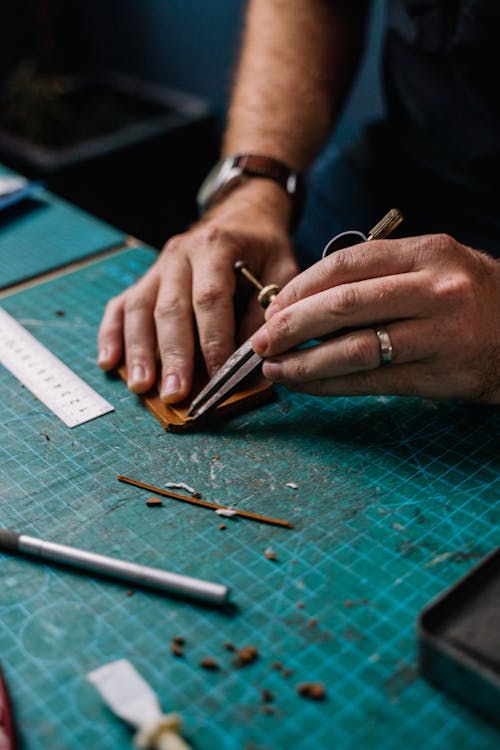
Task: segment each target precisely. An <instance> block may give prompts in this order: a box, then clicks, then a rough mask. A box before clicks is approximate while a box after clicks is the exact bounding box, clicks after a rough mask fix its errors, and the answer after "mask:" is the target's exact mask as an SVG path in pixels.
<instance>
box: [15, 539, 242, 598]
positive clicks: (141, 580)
mask: <svg viewBox="0 0 500 750" xmlns="http://www.w3.org/2000/svg"><path fill="white" fill-rule="evenodd" d="M0 550H5V551H10V552H23V553H25V554H27V555H34V556H35V557H41V558H43V559H46V560H54V561H55V562H58V563H63V564H65V565H72V566H74V567H76V568H81V569H83V570H89V571H94V572H96V573H100V574H102V575H106V576H110V577H112V578H119V579H121V580H123V581H128V582H129V583H132V584H137V585H138V586H147V587H148V588H152V589H157V590H158V591H164V592H167V593H170V594H177V595H178V596H185V597H189V598H191V599H199V600H201V601H203V602H207V603H209V604H226V603H227V601H228V598H229V588H228V587H227V586H223V585H222V584H219V583H211V582H210V581H204V580H201V579H199V578H191V577H190V576H183V575H180V574H178V573H169V572H168V571H166V570H159V569H158V568H150V567H148V566H146V565H139V564H137V563H131V562H126V561H125V560H118V559H117V558H114V557H107V556H106V555H98V554H96V553H95V552H88V551H86V550H83V549H78V548H77V547H69V546H67V545H65V544H55V543H54V542H46V541H44V540H43V539H36V538H35V537H33V536H27V535H26V534H19V533H18V532H17V531H7V530H4V529H0Z"/></svg>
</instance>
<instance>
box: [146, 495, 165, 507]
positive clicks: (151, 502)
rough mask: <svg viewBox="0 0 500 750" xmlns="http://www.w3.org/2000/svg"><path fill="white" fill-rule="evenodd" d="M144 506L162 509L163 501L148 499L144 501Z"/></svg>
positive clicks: (154, 498) (155, 498) (153, 498)
mask: <svg viewBox="0 0 500 750" xmlns="http://www.w3.org/2000/svg"><path fill="white" fill-rule="evenodd" d="M146 505H147V506H148V508H161V507H163V500H161V499H160V498H159V497H148V499H147V500H146Z"/></svg>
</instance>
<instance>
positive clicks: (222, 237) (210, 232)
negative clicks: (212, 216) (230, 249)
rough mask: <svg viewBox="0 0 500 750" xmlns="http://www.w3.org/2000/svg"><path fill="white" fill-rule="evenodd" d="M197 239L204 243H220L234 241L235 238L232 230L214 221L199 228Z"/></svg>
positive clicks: (209, 244)
mask: <svg viewBox="0 0 500 750" xmlns="http://www.w3.org/2000/svg"><path fill="white" fill-rule="evenodd" d="M197 239H198V241H199V242H201V243H202V244H204V245H208V246H209V247H210V246H211V245H216V244H217V245H219V244H221V243H229V242H231V243H234V242H235V238H234V235H233V233H232V232H229V231H228V230H227V229H226V228H225V227H223V226H221V225H220V224H218V223H215V222H214V221H210V222H207V223H205V224H202V225H201V226H200V227H199V228H198V230H197Z"/></svg>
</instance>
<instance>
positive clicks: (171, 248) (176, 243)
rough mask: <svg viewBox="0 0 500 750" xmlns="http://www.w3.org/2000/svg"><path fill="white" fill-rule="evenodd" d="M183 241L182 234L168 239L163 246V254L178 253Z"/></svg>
mask: <svg viewBox="0 0 500 750" xmlns="http://www.w3.org/2000/svg"><path fill="white" fill-rule="evenodd" d="M183 240H184V235H183V234H176V235H174V236H173V237H170V238H169V239H168V240H167V242H166V243H165V245H164V246H163V250H164V252H165V253H166V254H167V253H168V254H169V255H170V254H171V253H175V252H178V251H179V248H180V247H181V246H182V243H183Z"/></svg>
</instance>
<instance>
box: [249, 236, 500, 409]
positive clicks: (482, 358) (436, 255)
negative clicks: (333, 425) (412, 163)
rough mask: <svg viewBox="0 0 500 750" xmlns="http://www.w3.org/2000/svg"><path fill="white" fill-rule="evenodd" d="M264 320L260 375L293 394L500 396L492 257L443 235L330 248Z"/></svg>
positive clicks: (498, 265)
mask: <svg viewBox="0 0 500 750" xmlns="http://www.w3.org/2000/svg"><path fill="white" fill-rule="evenodd" d="M266 319H267V323H266V324H265V325H264V326H262V328H260V329H259V331H258V332H257V333H256V334H255V335H254V337H253V346H254V349H255V351H256V352H257V353H258V354H260V355H261V356H263V357H265V358H266V361H265V362H264V365H263V374H264V375H265V377H267V378H269V379H270V380H273V381H276V382H280V383H284V384H285V385H286V386H288V387H289V388H291V389H293V390H294V391H300V392H302V393H310V394H315V395H322V396H326V395H334V396H348V395H367V394H399V395H411V396H421V397H425V398H434V399H448V398H457V399H468V400H475V401H483V402H487V403H491V404H495V403H496V404H499V403H500V262H499V261H498V260H495V259H493V258H491V257H490V256H488V255H486V254H484V253H482V252H479V251H477V250H472V249H471V248H469V247H466V246H464V245H461V244H460V243H458V242H457V241H456V240H454V239H453V238H451V237H449V236H448V235H427V236H422V237H412V238H406V239H400V240H399V239H398V240H372V241H370V242H367V243H362V244H360V245H355V246H354V247H350V248H345V249H343V250H338V251H337V252H335V253H333V254H332V255H330V256H328V257H327V258H325V259H323V260H320V261H319V262H318V263H316V264H315V265H314V266H312V267H311V268H309V269H307V270H306V271H304V272H303V273H301V274H300V275H299V276H296V277H295V278H294V279H292V281H290V282H289V283H288V284H287V285H286V286H285V288H284V289H283V290H282V291H281V292H280V293H279V294H278V296H277V297H276V299H275V300H274V302H273V303H272V305H271V306H270V307H269V308H268V310H267V313H266ZM380 325H383V326H384V327H385V328H387V331H388V333H389V336H390V339H391V344H392V362H391V364H390V365H387V366H380V348H379V343H378V339H377V336H376V334H375V331H374V328H375V327H377V326H380ZM346 329H347V330H346ZM332 335H335V338H329V339H327V340H323V341H320V342H318V343H317V345H314V346H311V347H308V348H305V349H302V350H296V351H290V350H291V349H294V347H297V346H299V345H300V344H303V343H305V342H307V341H310V340H311V339H322V338H323V337H325V336H332ZM286 352H288V353H286Z"/></svg>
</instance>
